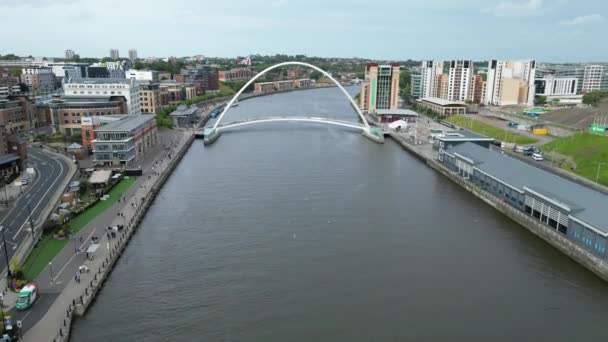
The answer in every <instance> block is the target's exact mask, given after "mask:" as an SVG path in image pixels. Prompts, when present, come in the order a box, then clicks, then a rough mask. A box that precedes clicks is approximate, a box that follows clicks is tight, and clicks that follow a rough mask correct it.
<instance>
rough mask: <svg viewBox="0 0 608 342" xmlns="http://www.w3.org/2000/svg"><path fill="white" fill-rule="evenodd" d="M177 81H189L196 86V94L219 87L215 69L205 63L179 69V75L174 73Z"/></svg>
mask: <svg viewBox="0 0 608 342" xmlns="http://www.w3.org/2000/svg"><path fill="white" fill-rule="evenodd" d="M175 79H176V80H177V81H178V82H182V83H190V84H192V85H194V86H195V87H196V91H197V95H203V94H205V92H207V91H216V90H219V89H220V82H219V74H218V71H217V69H215V68H211V67H208V66H205V65H197V66H195V67H188V68H185V69H182V70H181V75H176V78H175Z"/></svg>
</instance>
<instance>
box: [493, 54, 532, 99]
mask: <svg viewBox="0 0 608 342" xmlns="http://www.w3.org/2000/svg"><path fill="white" fill-rule="evenodd" d="M535 74H536V61H534V60H521V61H499V60H495V59H493V60H490V61H489V62H488V79H487V85H486V98H485V101H484V103H485V104H489V105H495V106H506V105H517V104H519V105H522V104H523V105H534V94H535V90H536V88H535V87H534V79H535Z"/></svg>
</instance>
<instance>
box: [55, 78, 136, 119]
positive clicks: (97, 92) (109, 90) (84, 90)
mask: <svg viewBox="0 0 608 342" xmlns="http://www.w3.org/2000/svg"><path fill="white" fill-rule="evenodd" d="M63 92H64V94H65V95H66V96H82V97H87V98H95V97H100V98H105V99H107V97H108V96H122V97H124V99H125V102H126V104H127V111H128V114H130V115H138V114H140V113H141V110H140V105H139V86H138V85H137V83H136V82H135V80H134V79H124V78H123V79H120V78H119V79H116V78H81V79H71V80H68V81H67V82H65V83H64V84H63Z"/></svg>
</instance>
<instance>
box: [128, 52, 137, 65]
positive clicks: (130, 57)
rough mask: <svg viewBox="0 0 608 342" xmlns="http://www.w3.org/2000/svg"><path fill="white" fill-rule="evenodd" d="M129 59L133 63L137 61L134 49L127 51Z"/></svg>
mask: <svg viewBox="0 0 608 342" xmlns="http://www.w3.org/2000/svg"><path fill="white" fill-rule="evenodd" d="M129 59H130V60H131V62H135V61H136V60H137V50H135V49H130V50H129Z"/></svg>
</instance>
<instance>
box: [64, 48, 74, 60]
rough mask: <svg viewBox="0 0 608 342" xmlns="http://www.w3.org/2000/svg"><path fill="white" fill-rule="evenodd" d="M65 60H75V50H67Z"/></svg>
mask: <svg viewBox="0 0 608 342" xmlns="http://www.w3.org/2000/svg"><path fill="white" fill-rule="evenodd" d="M65 59H74V50H70V49H67V50H65Z"/></svg>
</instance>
